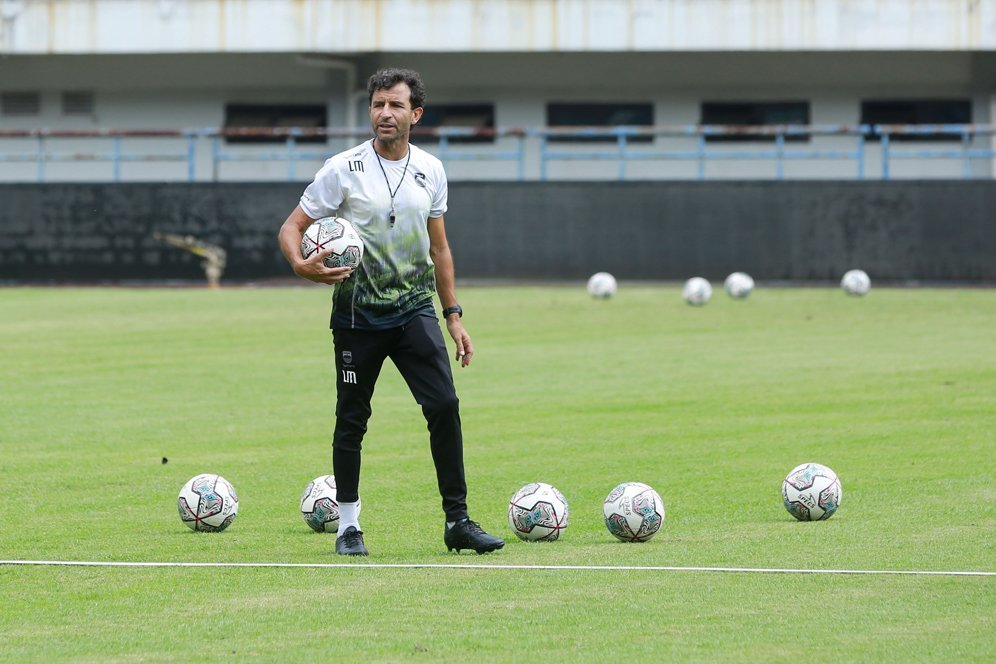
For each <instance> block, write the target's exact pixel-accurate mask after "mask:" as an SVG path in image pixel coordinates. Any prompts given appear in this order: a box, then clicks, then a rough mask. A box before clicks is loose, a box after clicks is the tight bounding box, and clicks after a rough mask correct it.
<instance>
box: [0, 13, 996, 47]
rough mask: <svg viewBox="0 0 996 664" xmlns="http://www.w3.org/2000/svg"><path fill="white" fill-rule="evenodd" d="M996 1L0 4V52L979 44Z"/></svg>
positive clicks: (990, 26)
mask: <svg viewBox="0 0 996 664" xmlns="http://www.w3.org/2000/svg"><path fill="white" fill-rule="evenodd" d="M993 48H996V0H501V1H497V0H295V1H289V0H0V52H3V53H8V54H14V53H18V54H28V53H49V54H56V53H217V52H229V53H233V52H245V53H258V52H273V53H277V52H316V53H340V54H357V53H369V52H440V51H442V52H458V53H464V52H471V53H475V52H549V51H559V52H611V51H650V52H653V51H669V52H674V51H712V50H720V51H752V50H776V51H781V50H790V51H791V50H871V51H880V50H938V49H942V50H978V49H993Z"/></svg>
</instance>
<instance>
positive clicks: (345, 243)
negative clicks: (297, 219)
mask: <svg viewBox="0 0 996 664" xmlns="http://www.w3.org/2000/svg"><path fill="white" fill-rule="evenodd" d="M326 249H331V250H332V253H331V254H329V255H328V256H326V257H325V260H324V261H322V262H323V263H325V266H326V267H352V268H356V267H359V265H360V261H362V260H363V240H362V239H360V235H359V233H357V232H356V229H355V228H353V224H351V223H349V222H348V221H347V220H345V219H343V218H342V217H325V218H324V219H319V220H318V221H316V222H315V223H313V224H311V225H310V226H308V228H307V230H305V231H304V235H303V236H302V237H301V255H302V256H304V257H305V258H310V257H311V256H312V255H313V254H314V253H315V252H321V251H324V250H326Z"/></svg>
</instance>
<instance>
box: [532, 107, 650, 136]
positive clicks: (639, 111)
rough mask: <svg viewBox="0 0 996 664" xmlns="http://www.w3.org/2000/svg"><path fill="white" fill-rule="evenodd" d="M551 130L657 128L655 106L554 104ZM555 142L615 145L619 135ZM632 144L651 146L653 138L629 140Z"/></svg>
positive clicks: (548, 113)
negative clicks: (565, 128)
mask: <svg viewBox="0 0 996 664" xmlns="http://www.w3.org/2000/svg"><path fill="white" fill-rule="evenodd" d="M546 124H547V126H548V127H653V126H654V107H653V104H647V103H630V104H614V103H577V102H574V103H563V102H557V103H550V104H547V105H546ZM548 140H549V141H551V142H554V143H614V142H616V140H617V139H616V137H615V136H550V137H548ZM626 140H627V142H628V143H651V142H653V140H654V137H653V136H632V137H628V138H627V139H626Z"/></svg>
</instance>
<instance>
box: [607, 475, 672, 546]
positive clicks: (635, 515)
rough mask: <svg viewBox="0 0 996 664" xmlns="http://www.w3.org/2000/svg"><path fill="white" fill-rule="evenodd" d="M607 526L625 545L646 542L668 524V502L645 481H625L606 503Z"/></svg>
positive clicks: (611, 492)
mask: <svg viewBox="0 0 996 664" xmlns="http://www.w3.org/2000/svg"><path fill="white" fill-rule="evenodd" d="M602 515H603V516H604V517H605V527H606V528H608V529H609V532H610V533H612V534H613V535H614V536H615V537H616V538H617V539H619V540H622V541H623V542H646V541H647V540H649V539H650V538H651V537H653V536H654V535H656V534H657V531H658V530H660V528H661V524H663V523H664V501H663V500H661V496H660V494H659V493H657V492H656V491H654V490H653V489H652V488H650V487H649V486H647V485H646V484H643V483H642V482H623V483H622V484H620V485H619V486H617V487H616V488H615V489H613V490H612V491H610V492H609V495H608V496H606V497H605V502H604V503H603V504H602Z"/></svg>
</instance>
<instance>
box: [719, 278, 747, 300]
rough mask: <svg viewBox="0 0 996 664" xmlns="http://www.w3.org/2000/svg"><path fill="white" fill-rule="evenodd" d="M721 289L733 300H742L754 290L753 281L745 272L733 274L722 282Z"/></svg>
mask: <svg viewBox="0 0 996 664" xmlns="http://www.w3.org/2000/svg"><path fill="white" fill-rule="evenodd" d="M723 288H724V289H725V290H726V292H727V293H729V295H730V297H732V298H733V299H735V300H742V299H744V298H745V297H747V296H748V295H750V292H751V291H752V290H754V280H753V279H752V278H751V276H750V275H749V274H747V273H746V272H734V273H733V274H731V275H730V276H728V277H727V278H726V281H724V282H723Z"/></svg>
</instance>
